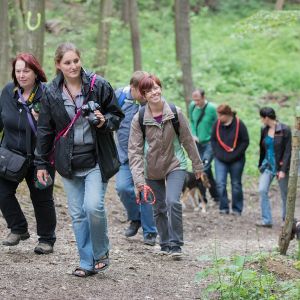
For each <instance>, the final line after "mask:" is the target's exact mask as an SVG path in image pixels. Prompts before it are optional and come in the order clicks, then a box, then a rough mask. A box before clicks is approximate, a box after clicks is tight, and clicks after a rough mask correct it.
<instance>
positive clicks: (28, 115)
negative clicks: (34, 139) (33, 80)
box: [18, 88, 37, 136]
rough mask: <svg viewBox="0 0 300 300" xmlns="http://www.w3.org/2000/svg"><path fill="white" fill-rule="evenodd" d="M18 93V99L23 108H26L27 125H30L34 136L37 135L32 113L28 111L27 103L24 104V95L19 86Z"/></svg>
mask: <svg viewBox="0 0 300 300" xmlns="http://www.w3.org/2000/svg"><path fill="white" fill-rule="evenodd" d="M18 95H19V99H20V101H21V102H22V104H23V107H24V109H25V110H26V113H27V119H28V122H29V125H30V127H31V129H32V131H33V133H34V134H35V136H36V135H37V129H36V125H35V124H34V121H33V117H32V114H31V112H30V109H29V107H28V106H27V104H26V101H25V99H24V96H23V95H22V93H21V90H20V88H18Z"/></svg>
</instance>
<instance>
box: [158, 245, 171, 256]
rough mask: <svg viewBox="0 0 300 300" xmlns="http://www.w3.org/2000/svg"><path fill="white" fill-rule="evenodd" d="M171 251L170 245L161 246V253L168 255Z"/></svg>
mask: <svg viewBox="0 0 300 300" xmlns="http://www.w3.org/2000/svg"><path fill="white" fill-rule="evenodd" d="M169 253H170V247H169V246H162V247H160V251H159V254H160V255H168V254H169Z"/></svg>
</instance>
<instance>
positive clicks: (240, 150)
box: [211, 117, 249, 163]
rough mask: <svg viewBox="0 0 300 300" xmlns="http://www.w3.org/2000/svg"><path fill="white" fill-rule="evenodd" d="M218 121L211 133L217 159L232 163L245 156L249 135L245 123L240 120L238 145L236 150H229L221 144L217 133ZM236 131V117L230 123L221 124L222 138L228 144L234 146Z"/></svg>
mask: <svg viewBox="0 0 300 300" xmlns="http://www.w3.org/2000/svg"><path fill="white" fill-rule="evenodd" d="M216 129H217V122H216V123H215V124H214V126H213V129H212V135H211V146H212V149H213V152H214V155H215V157H216V158H217V159H219V160H220V161H222V162H225V163H232V162H235V161H238V160H239V159H241V158H243V157H245V153H246V149H247V148H248V146H249V135H248V131H247V128H246V126H245V124H244V123H243V122H242V121H241V120H240V129H239V135H238V139H237V145H236V148H235V149H234V151H232V152H227V151H225V149H224V148H223V147H222V146H221V145H220V144H219V142H218V139H217V134H216ZM235 132H236V117H234V118H233V120H232V122H231V123H230V124H229V125H223V124H220V138H221V140H222V141H223V142H224V143H225V144H226V145H228V146H233V142H234V138H235Z"/></svg>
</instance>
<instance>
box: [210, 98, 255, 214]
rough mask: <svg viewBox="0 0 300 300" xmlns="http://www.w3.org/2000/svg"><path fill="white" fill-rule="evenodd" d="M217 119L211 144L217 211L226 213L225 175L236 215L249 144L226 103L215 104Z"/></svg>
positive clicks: (240, 211)
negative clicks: (229, 186) (217, 203)
mask: <svg viewBox="0 0 300 300" xmlns="http://www.w3.org/2000/svg"><path fill="white" fill-rule="evenodd" d="M217 113H218V120H217V122H216V123H215V124H214V126H213V130H212V136H211V144H212V149H213V152H214V156H215V174H216V183H217V189H218V195H219V199H220V214H229V204H228V203H229V201H228V194H227V187H226V185H227V175H228V174H229V175H230V179H231V191H232V203H231V209H232V210H231V213H232V214H233V215H236V216H240V215H241V214H242V211H243V204H244V194H243V187H242V174H243V170H244V166H245V161H246V158H245V153H246V150H247V148H248V146H249V136H248V131H247V128H246V126H245V124H244V123H243V121H242V120H240V119H239V118H238V117H237V116H236V112H234V111H233V110H232V108H231V107H230V106H229V105H227V104H221V105H219V106H218V108H217Z"/></svg>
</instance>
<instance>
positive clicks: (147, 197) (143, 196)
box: [136, 184, 156, 205]
mask: <svg viewBox="0 0 300 300" xmlns="http://www.w3.org/2000/svg"><path fill="white" fill-rule="evenodd" d="M142 202H144V203H149V204H152V205H153V204H154V203H155V202H156V198H155V195H154V192H153V190H152V189H151V187H150V186H149V185H146V184H144V190H143V191H142V192H139V193H138V195H137V196H136V203H137V204H141V203H142Z"/></svg>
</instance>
